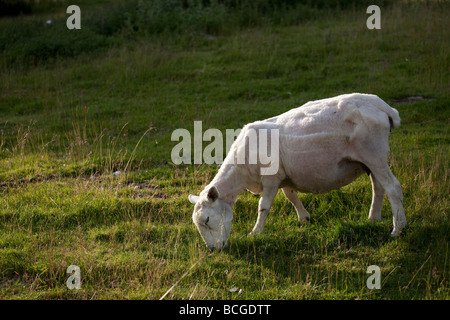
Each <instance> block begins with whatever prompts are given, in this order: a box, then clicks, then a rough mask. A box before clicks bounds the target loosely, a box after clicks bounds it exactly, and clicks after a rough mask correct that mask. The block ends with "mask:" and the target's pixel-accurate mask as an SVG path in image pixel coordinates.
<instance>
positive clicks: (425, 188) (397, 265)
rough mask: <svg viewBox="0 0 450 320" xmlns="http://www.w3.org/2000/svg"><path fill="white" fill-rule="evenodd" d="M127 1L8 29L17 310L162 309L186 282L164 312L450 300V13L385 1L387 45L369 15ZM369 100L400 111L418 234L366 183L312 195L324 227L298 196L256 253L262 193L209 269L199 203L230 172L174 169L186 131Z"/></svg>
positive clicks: (6, 106) (9, 263)
mask: <svg viewBox="0 0 450 320" xmlns="http://www.w3.org/2000/svg"><path fill="white" fill-rule="evenodd" d="M116 2H117V1H97V2H95V3H94V4H92V2H89V1H79V2H78V3H79V6H80V8H81V10H82V20H81V26H82V29H81V30H71V31H69V30H67V28H66V25H65V22H66V19H67V17H68V15H67V14H66V13H65V9H66V5H65V4H64V3H62V4H61V3H58V2H57V3H54V4H46V1H43V4H41V7H39V6H36V7H35V8H33V10H34V11H32V13H31V14H28V15H22V16H16V17H3V18H0V69H1V72H0V132H1V136H0V298H1V299H159V298H160V297H162V296H163V295H164V294H166V293H167V291H168V290H169V289H170V288H171V287H172V286H173V285H174V284H175V286H174V287H173V288H172V289H171V290H170V292H168V293H167V294H166V295H165V299H449V296H450V290H449V284H448V280H449V264H450V263H449V261H448V254H449V252H448V249H449V248H448V244H449V235H450V228H449V227H450V221H449V189H450V188H449V166H448V165H449V145H450V135H449V119H450V95H449V88H450V82H449V79H450V77H449V76H450V74H449V73H450V42H449V41H448V39H449V38H450V20H449V19H448V17H449V13H450V12H449V9H450V3H449V2H438V1H436V2H433V1H430V2H420V1H415V2H409V3H395V4H388V3H387V2H386V4H385V5H382V6H381V30H368V29H367V28H366V19H367V17H368V14H366V8H367V6H357V5H352V4H351V2H350V1H348V3H349V4H347V5H345V4H346V1H341V3H342V4H343V5H342V6H338V7H332V6H331V7H330V6H326V5H323V7H322V6H321V4H326V1H319V2H318V3H319V4H320V5H317V6H315V7H310V6H308V5H307V4H302V3H300V2H301V1H298V2H299V3H300V4H297V5H296V6H294V7H293V8H292V7H287V4H286V7H284V6H280V7H277V8H275V9H276V10H275V9H274V10H273V11H270V13H267V10H266V9H267V8H266V9H265V7H264V6H262V7H258V6H257V5H255V6H253V7H251V6H250V5H249V7H248V8H247V7H245V6H244V5H243V7H242V8H235V9H233V10H232V9H230V7H227V5H226V4H227V3H231V2H232V1H222V2H215V1H211V4H210V5H205V6H204V7H203V6H201V5H200V4H198V3H197V4H196V5H191V6H187V7H181V6H179V5H178V6H177V5H176V4H177V3H178V4H179V3H180V2H179V1H168V2H166V3H168V6H169V5H172V7H167V8H163V5H161V2H158V1H153V2H142V1H140V2H139V3H138V2H130V3H132V4H133V5H135V7H133V6H132V5H130V4H120V5H116V4H115V3H116ZM288 2H289V1H286V3H288ZM292 2H295V1H292ZM304 2H305V3H308V2H307V1H304ZM186 3H195V2H190V1H186ZM242 3H243V4H245V3H246V2H245V1H242ZM248 3H252V2H248ZM261 3H266V5H267V6H268V8H269V6H270V4H271V3H272V2H271V1H265V2H264V1H262V2H261ZM283 3H284V2H283ZM330 3H331V2H330ZM333 3H334V2H333ZM146 4H147V5H146ZM158 4H159V6H158ZM166 9H167V10H166ZM99 10H100V11H99ZM47 20H52V23H51V24H46V22H45V21H47ZM350 92H366V93H374V94H377V95H378V96H380V97H381V98H383V99H384V100H385V101H387V102H388V103H389V104H390V105H391V106H393V107H395V108H397V109H398V110H399V112H400V116H401V118H402V125H401V127H400V128H399V129H397V130H394V131H393V132H392V133H391V139H390V147H391V155H390V158H389V163H390V166H391V169H392V171H393V173H394V174H395V176H396V177H397V178H398V180H399V181H400V182H401V184H402V188H403V193H404V208H405V213H406V217H407V220H408V223H409V225H408V227H407V228H406V229H405V230H404V231H403V232H402V234H401V236H400V237H398V238H395V239H393V238H391V237H390V231H391V229H392V214H391V211H390V205H389V200H388V199H387V198H385V201H384V205H383V221H382V222H379V223H372V222H370V221H368V219H367V216H368V212H369V207H370V203H371V194H372V190H371V184H370V180H369V178H368V177H367V176H364V177H361V178H359V179H358V180H357V181H355V182H354V183H352V184H351V185H349V186H346V187H344V188H342V189H340V190H336V191H333V192H331V193H328V194H321V195H311V194H300V197H301V199H302V201H303V203H304V204H305V207H306V209H307V210H308V211H309V212H310V214H311V219H312V221H311V223H309V224H299V223H298V222H297V217H296V214H295V210H294V208H293V207H292V205H291V204H290V203H289V202H288V201H287V200H286V199H285V198H284V197H283V195H282V194H281V192H280V193H279V194H278V195H277V197H276V199H275V201H274V204H273V206H272V209H271V212H270V214H269V218H268V220H267V224H266V229H265V233H264V234H263V235H259V236H255V237H247V236H246V235H247V234H248V233H249V232H250V231H251V229H252V227H253V225H254V223H255V221H256V216H257V204H258V200H259V198H258V197H256V196H254V195H252V194H250V193H248V192H246V193H243V194H242V195H241V196H240V197H239V199H238V201H237V203H236V206H235V208H234V221H233V227H232V231H231V236H230V240H229V247H228V248H227V249H225V250H224V251H222V252H219V253H217V252H215V253H209V252H208V251H207V249H206V247H205V245H204V243H203V241H202V239H201V238H200V235H199V234H198V232H197V230H196V228H195V226H194V224H193V223H192V220H191V214H192V210H193V207H192V205H191V204H190V203H189V201H188V198H187V197H188V194H190V193H193V194H198V193H199V192H200V191H201V190H202V187H203V186H205V185H206V184H208V183H209V182H210V181H211V179H212V178H213V177H214V174H215V173H216V172H217V169H218V167H217V165H211V166H210V165H206V164H202V165H174V164H173V163H172V161H171V156H170V153H171V150H172V148H173V147H174V146H175V145H176V144H177V142H173V141H171V133H172V132H173V130H175V129H177V128H186V129H188V130H189V131H190V132H192V133H193V125H194V121H196V120H201V121H202V122H203V130H206V129H207V128H218V129H220V130H223V132H224V130H225V129H227V128H230V129H235V128H240V127H242V126H243V125H244V124H246V123H248V122H252V121H255V120H260V119H264V118H267V117H270V116H274V115H277V114H280V113H282V112H284V111H286V110H289V109H291V108H293V107H296V106H299V105H301V104H303V103H305V102H307V101H309V100H312V99H320V98H325V97H331V96H334V95H338V94H342V93H350ZM412 96H415V97H417V96H421V97H423V99H418V100H417V101H408V99H405V98H407V97H412ZM207 144H208V143H204V145H203V147H205V146H206V145H207ZM118 171H120V174H118ZM69 265H77V266H79V267H80V270H81V289H79V290H69V289H68V288H67V286H66V281H67V279H68V277H69V275H68V274H67V273H66V269H67V267H68V266H69ZM370 265H377V266H379V267H380V269H381V289H379V290H369V289H368V288H367V287H366V280H367V278H368V277H369V274H367V273H366V270H367V267H368V266H370Z"/></svg>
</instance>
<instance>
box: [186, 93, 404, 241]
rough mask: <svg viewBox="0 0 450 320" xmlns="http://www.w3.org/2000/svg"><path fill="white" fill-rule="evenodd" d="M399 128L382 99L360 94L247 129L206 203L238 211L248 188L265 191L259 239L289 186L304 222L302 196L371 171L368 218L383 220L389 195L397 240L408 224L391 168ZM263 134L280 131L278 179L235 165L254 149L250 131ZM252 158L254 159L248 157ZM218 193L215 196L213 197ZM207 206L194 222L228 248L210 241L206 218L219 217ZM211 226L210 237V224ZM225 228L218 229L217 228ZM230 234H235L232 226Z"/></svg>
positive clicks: (309, 105)
mask: <svg viewBox="0 0 450 320" xmlns="http://www.w3.org/2000/svg"><path fill="white" fill-rule="evenodd" d="M399 125H400V117H399V115H398V112H397V110H395V109H393V108H391V107H390V106H389V105H387V104H386V103H385V102H384V101H383V100H381V99H380V98H378V97H377V96H375V95H368V94H357V93H355V94H347V95H341V96H337V97H334V98H329V99H323V100H317V101H311V102H308V103H306V104H304V105H303V106H301V107H298V108H295V109H292V110H290V111H288V112H286V113H283V114H281V115H279V116H276V117H273V118H270V119H267V120H263V121H257V122H254V123H251V124H248V125H246V126H245V127H244V128H243V130H242V131H241V133H240V135H239V136H238V138H237V139H236V141H235V142H234V144H233V145H232V147H231V149H230V152H229V153H228V155H227V157H226V158H225V160H224V163H223V164H222V166H221V168H220V170H219V172H218V174H217V175H216V176H215V178H214V179H213V181H212V182H211V183H210V184H209V185H208V186H207V187H206V188H205V189H204V190H203V192H202V193H201V194H200V198H202V197H206V200H208V199H209V200H208V201H210V202H211V204H212V205H213V206H214V203H215V201H216V200H219V202H224V203H225V204H227V205H228V206H229V207H230V208H231V207H232V206H233V204H234V202H235V201H236V199H237V196H238V195H239V193H241V192H242V191H243V190H244V189H248V190H249V191H251V192H253V193H262V197H261V200H260V202H259V212H258V219H257V222H256V225H255V227H254V229H253V231H252V234H257V233H260V232H262V231H263V228H264V224H265V220H266V217H267V213H268V211H269V209H270V206H271V204H272V201H273V199H274V197H275V195H276V193H277V190H278V189H279V188H282V189H283V192H284V194H285V195H286V197H287V198H288V199H289V200H290V201H291V202H292V204H293V205H294V206H295V208H296V211H297V214H298V218H299V220H309V214H308V213H307V212H306V210H305V209H304V207H303V205H302V203H301V201H300V199H299V198H298V197H297V194H296V191H300V192H304V193H324V192H328V191H330V190H333V189H337V188H340V187H342V186H345V185H347V184H349V183H351V182H352V181H354V180H355V179H356V178H357V177H358V176H360V175H361V174H363V173H364V172H366V173H368V174H370V177H371V180H372V185H373V201H372V206H371V210H370V213H369V218H370V219H371V220H380V219H381V205H382V201H383V197H384V192H386V193H387V194H388V196H389V198H390V200H391V206H392V211H393V216H394V219H393V220H394V230H393V232H392V235H393V236H396V235H398V234H399V231H400V230H401V229H402V228H403V227H404V226H405V225H406V219H405V216H404V212H403V206H402V191H401V186H400V184H399V182H398V181H397V179H396V178H395V177H394V176H393V175H392V172H391V171H390V169H389V167H388V164H387V157H388V153H389V144H388V139H389V132H390V130H391V129H392V128H396V127H398V126H399ZM261 129H265V130H267V131H269V132H270V130H277V132H278V136H277V137H278V146H279V148H278V149H279V154H278V156H279V157H278V159H277V160H278V162H277V168H278V170H277V171H276V173H275V174H269V175H265V174H264V170H265V168H267V166H265V165H263V164H261V163H259V162H258V163H256V164H249V162H248V161H246V162H244V163H239V162H236V157H237V154H239V153H240V152H247V155H248V154H249V153H248V151H249V147H250V146H249V143H248V142H246V141H249V133H250V132H251V131H253V132H256V133H257V135H258V132H260V130H261ZM273 137H275V136H274V135H273V134H269V135H268V138H267V139H268V140H269V142H268V143H267V144H268V145H270V139H272V138H273ZM246 159H247V160H248V157H247V158H246ZM211 190H212V191H213V192H212V194H213V196H210V197H209V198H208V193H211ZM215 196H217V197H215ZM192 200H193V199H192ZM196 200H197V199H196ZM192 202H196V201H192ZM216 204H217V203H216ZM201 207H202V206H196V208H197V209H196V211H194V216H193V219H194V222H195V223H196V225H197V227H198V228H199V231H200V234H202V236H203V239H204V240H205V242H206V243H207V244H208V246H210V247H211V243H212V242H214V243H215V244H214V245H213V246H212V247H215V248H221V247H222V246H223V245H225V243H226V240H225V242H224V241H223V237H222V244H221V245H217V243H218V242H217V241H214V240H211V239H210V240H207V239H205V236H204V234H205V232H204V230H202V226H203V225H202V221H204V219H205V216H206V215H207V216H208V217H209V218H211V217H213V216H214V214H215V212H214V211H211V210H201V209H202V208H201ZM223 210H224V213H223V214H222V216H223V215H224V214H225V215H227V214H228V216H229V213H226V211H229V210H228V207H226V209H223ZM231 215H232V213H231ZM208 220H209V219H208ZM219 220H220V219H219ZM225 220H227V221H228V220H229V221H230V222H229V223H230V227H231V219H229V218H228V219H225ZM221 221H223V219H222V220H221ZM218 224H220V223H219V222H218ZM207 227H208V228H210V229H209V232H211V226H210V225H208V226H207ZM219 229H220V228H215V230H216V231H217V230H219ZM225 229H226V230H227V233H228V234H229V229H230V228H225ZM213 238H214V237H213ZM226 238H228V236H226Z"/></svg>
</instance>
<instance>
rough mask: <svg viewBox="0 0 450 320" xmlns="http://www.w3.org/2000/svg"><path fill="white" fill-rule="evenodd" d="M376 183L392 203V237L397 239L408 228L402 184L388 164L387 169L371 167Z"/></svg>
mask: <svg viewBox="0 0 450 320" xmlns="http://www.w3.org/2000/svg"><path fill="white" fill-rule="evenodd" d="M369 169H370V171H371V173H372V174H373V175H374V177H375V179H376V181H378V182H379V183H380V185H381V186H382V187H383V189H384V191H385V192H386V193H387V195H388V197H389V200H390V202H391V208H392V215H393V224H394V229H393V230H392V232H391V236H393V237H396V236H398V235H399V234H400V231H401V230H402V229H403V228H404V227H405V226H406V217H405V211H404V209H403V193H402V187H401V185H400V182H398V180H397V179H396V178H395V176H394V175H393V174H392V171H391V169H389V167H388V165H387V163H386V166H385V167H372V168H371V167H369Z"/></svg>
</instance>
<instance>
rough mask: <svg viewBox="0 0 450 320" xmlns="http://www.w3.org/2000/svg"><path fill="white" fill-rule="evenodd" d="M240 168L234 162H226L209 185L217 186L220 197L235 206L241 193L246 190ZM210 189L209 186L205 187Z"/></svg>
mask: <svg viewBox="0 0 450 320" xmlns="http://www.w3.org/2000/svg"><path fill="white" fill-rule="evenodd" d="M239 171H240V168H239V167H237V166H236V165H233V164H226V163H224V164H223V165H222V166H221V167H220V169H219V172H218V173H217V175H216V176H215V177H214V179H213V180H212V181H211V183H210V184H209V186H215V187H216V188H217V190H218V191H219V195H220V199H222V200H223V201H225V202H227V203H228V204H229V205H230V206H233V205H234V203H235V202H236V200H237V198H238V196H239V194H240V193H241V192H242V191H243V190H244V183H243V181H242V174H240V172H239ZM205 190H208V187H206V188H205Z"/></svg>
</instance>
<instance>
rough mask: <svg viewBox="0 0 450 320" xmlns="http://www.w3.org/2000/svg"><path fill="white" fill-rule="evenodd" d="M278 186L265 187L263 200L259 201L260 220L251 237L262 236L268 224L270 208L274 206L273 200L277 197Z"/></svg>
mask: <svg viewBox="0 0 450 320" xmlns="http://www.w3.org/2000/svg"><path fill="white" fill-rule="evenodd" d="M277 191H278V185H276V186H265V187H264V189H263V193H262V196H261V199H259V205H258V219H257V220H256V224H255V226H254V227H253V230H252V232H250V235H256V234H260V233H262V232H263V231H264V225H265V224H266V219H267V215H268V214H269V210H270V207H271V206H272V202H273V199H275V196H276V195H277Z"/></svg>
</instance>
